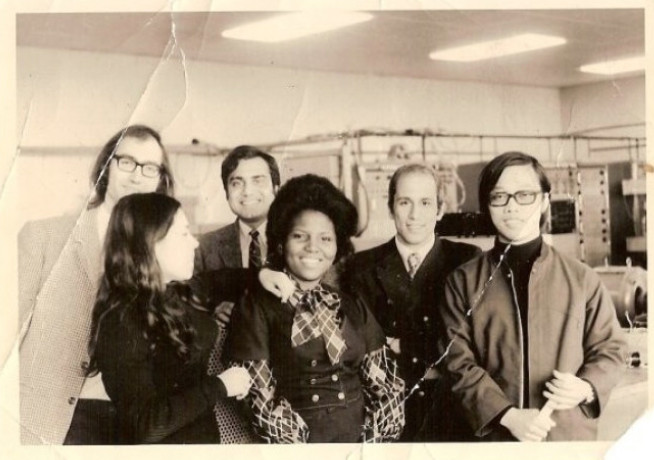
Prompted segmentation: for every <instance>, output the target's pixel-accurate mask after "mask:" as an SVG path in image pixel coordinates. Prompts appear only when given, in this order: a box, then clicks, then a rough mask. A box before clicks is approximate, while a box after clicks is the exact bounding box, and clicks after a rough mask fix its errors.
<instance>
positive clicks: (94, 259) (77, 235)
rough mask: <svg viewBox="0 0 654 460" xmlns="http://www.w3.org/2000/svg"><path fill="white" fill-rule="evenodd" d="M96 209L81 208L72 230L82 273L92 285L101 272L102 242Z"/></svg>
mask: <svg viewBox="0 0 654 460" xmlns="http://www.w3.org/2000/svg"><path fill="white" fill-rule="evenodd" d="M97 213H98V212H97V210H96V209H90V210H86V209H85V210H83V211H82V213H81V214H80V217H79V219H78V220H77V224H76V225H75V229H74V231H73V243H74V244H75V245H76V248H77V254H78V257H79V260H80V264H81V266H82V267H83V271H84V273H85V274H86V275H87V277H88V280H89V282H91V283H92V284H91V285H92V286H95V285H97V283H98V280H99V279H100V275H101V273H102V244H101V243H100V238H99V236H98V228H97V227H98V225H97Z"/></svg>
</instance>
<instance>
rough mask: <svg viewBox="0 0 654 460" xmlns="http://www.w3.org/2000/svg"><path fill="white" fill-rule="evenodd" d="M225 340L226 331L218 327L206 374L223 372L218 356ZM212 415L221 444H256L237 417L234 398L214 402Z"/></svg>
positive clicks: (255, 439)
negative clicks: (214, 417) (214, 418)
mask: <svg viewBox="0 0 654 460" xmlns="http://www.w3.org/2000/svg"><path fill="white" fill-rule="evenodd" d="M226 339H227V331H226V330H225V329H223V328H221V327H219V328H218V336H217V337H216V343H215V344H214V347H213V350H212V351H211V355H210V356H209V362H208V365H207V374H209V375H218V374H220V373H221V372H222V371H224V370H225V366H223V363H222V362H220V356H221V355H222V353H223V348H224V347H225V340H226ZM213 413H214V415H215V416H216V423H217V424H218V432H219V433H220V443H221V444H252V443H256V442H258V441H257V437H256V435H255V434H254V432H253V431H252V430H251V429H250V428H249V427H248V426H247V422H246V421H245V420H244V418H242V417H241V416H239V414H238V410H237V408H236V401H234V398H225V399H219V400H218V401H216V404H215V405H214V406H213Z"/></svg>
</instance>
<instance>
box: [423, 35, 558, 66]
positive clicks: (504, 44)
mask: <svg viewBox="0 0 654 460" xmlns="http://www.w3.org/2000/svg"><path fill="white" fill-rule="evenodd" d="M565 42H566V40H565V38H561V37H552V36H549V35H540V34H521V35H515V36H513V37H507V38H502V39H499V40H492V41H488V42H481V43H475V44H474V45H467V46H460V47H457V48H450V49H447V50H441V51H432V52H431V53H430V54H429V57H430V58H431V59H433V60H435V61H458V62H472V61H481V60H483V59H490V58H495V57H500V56H508V55H511V54H518V53H524V52H527V51H533V50H538V49H543V48H550V47H552V46H558V45H562V44H564V43H565Z"/></svg>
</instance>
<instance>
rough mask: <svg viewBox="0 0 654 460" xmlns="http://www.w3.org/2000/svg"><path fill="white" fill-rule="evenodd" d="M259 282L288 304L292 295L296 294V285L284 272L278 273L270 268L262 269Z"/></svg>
mask: <svg viewBox="0 0 654 460" xmlns="http://www.w3.org/2000/svg"><path fill="white" fill-rule="evenodd" d="M259 281H260V282H261V285H262V286H263V287H264V288H265V289H266V290H267V291H270V292H272V293H273V294H275V295H276V296H277V297H279V298H280V299H281V300H282V302H286V301H287V300H288V298H289V297H291V294H293V292H295V284H293V281H291V279H290V278H289V277H288V276H287V275H286V274H285V273H283V272H276V271H273V270H271V269H269V268H262V269H261V271H260V272H259Z"/></svg>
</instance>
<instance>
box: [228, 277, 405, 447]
mask: <svg viewBox="0 0 654 460" xmlns="http://www.w3.org/2000/svg"><path fill="white" fill-rule="evenodd" d="M282 307H283V308H284V305H282ZM285 308H291V309H293V311H294V313H293V322H292V327H291V347H292V348H294V349H295V348H297V347H300V346H302V345H303V344H305V343H306V342H308V341H310V340H312V339H317V338H322V340H323V341H324V347H325V351H326V353H327V356H328V359H329V361H330V362H331V363H332V365H335V366H338V365H339V360H341V358H342V357H343V354H344V353H345V351H346V350H347V347H348V345H347V343H346V341H345V340H344V338H343V334H342V318H341V311H340V310H341V298H340V295H339V294H338V293H337V292H335V291H333V290H330V289H328V288H325V287H324V286H322V285H318V286H316V287H315V288H314V289H311V290H309V291H300V290H299V289H298V290H296V292H295V293H294V294H293V295H292V296H291V299H290V300H289V302H288V303H287V304H286V306H285ZM375 326H376V323H375ZM377 327H378V326H377ZM236 333H238V332H236ZM273 340H275V339H273ZM239 364H242V365H243V366H245V368H246V369H248V371H249V372H250V375H251V376H252V378H253V381H254V384H253V386H252V388H251V390H250V404H251V407H252V410H253V413H254V422H253V423H254V427H255V429H256V431H257V433H258V434H259V435H260V436H261V437H262V438H263V439H265V440H266V441H268V442H270V443H301V442H307V441H308V439H309V427H308V426H307V424H306V423H305V421H304V420H303V419H302V417H301V416H300V414H299V413H298V412H297V411H295V410H294V409H293V407H292V406H291V403H290V402H289V401H288V399H287V398H285V397H283V396H281V395H277V394H276V391H277V384H276V380H275V379H274V378H273V372H274V369H271V365H270V360H269V359H257V360H243V361H239ZM358 375H359V376H358V378H359V380H360V382H361V387H362V389H363V396H364V401H365V408H366V417H365V422H364V426H363V429H362V433H361V439H362V440H363V441H365V442H384V441H391V440H396V439H398V438H399V436H400V434H401V431H402V427H403V426H404V402H403V400H404V389H405V388H404V381H403V380H402V379H401V378H400V377H399V373H398V369H397V366H396V364H395V361H394V360H393V359H392V358H391V357H390V354H387V352H386V348H385V347H381V345H380V348H378V349H375V350H373V351H369V352H367V353H365V355H364V356H363V359H362V360H361V361H360V365H359V370H358Z"/></svg>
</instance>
